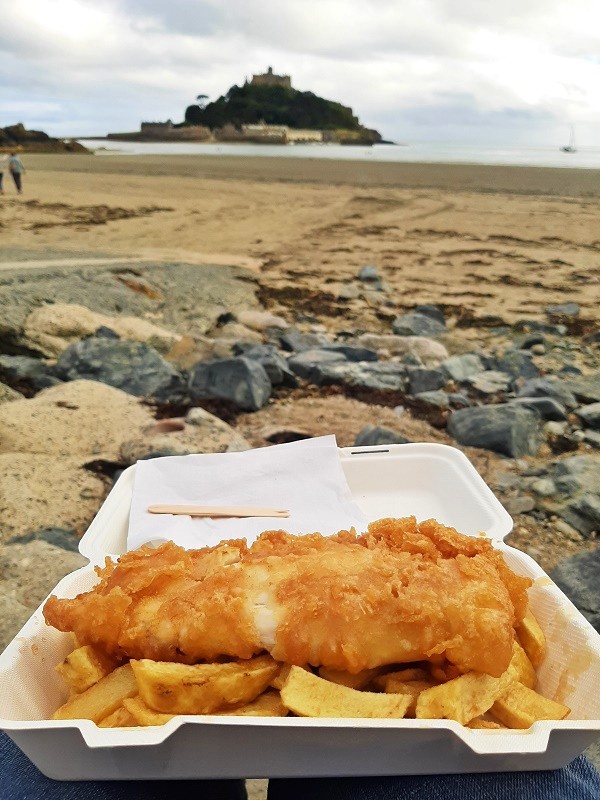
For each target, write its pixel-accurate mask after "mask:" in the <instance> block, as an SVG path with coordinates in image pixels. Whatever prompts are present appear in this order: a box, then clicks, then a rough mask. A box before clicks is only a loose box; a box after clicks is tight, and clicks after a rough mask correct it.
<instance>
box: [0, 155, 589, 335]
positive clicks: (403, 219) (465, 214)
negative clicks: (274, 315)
mask: <svg viewBox="0 0 600 800" xmlns="http://www.w3.org/2000/svg"><path fill="white" fill-rule="evenodd" d="M24 160H25V162H26V167H27V173H26V175H25V178H24V193H23V195H21V196H17V195H15V194H14V189H13V187H12V185H7V186H6V187H5V188H6V192H5V195H4V196H3V197H2V202H1V203H0V228H1V233H2V244H1V249H0V260H1V262H2V263H1V264H0V267H2V266H4V267H10V266H14V265H15V263H16V264H19V263H22V258H23V253H26V254H27V257H28V258H29V259H30V260H31V265H32V266H35V265H39V264H43V263H45V259H46V258H48V257H50V256H52V257H53V258H54V259H56V258H59V257H60V258H61V259H62V260H63V262H64V263H66V264H68V263H69V262H70V259H71V258H74V259H76V260H77V263H81V259H82V258H84V257H85V256H86V255H87V256H91V257H95V256H98V255H102V256H104V257H106V258H110V257H119V258H124V257H127V258H133V259H138V258H140V259H148V258H154V259H167V260H174V259H176V260H184V261H186V262H188V263H206V262H210V263H214V264H233V265H240V266H244V267H248V268H250V269H253V270H255V271H259V272H260V273H261V276H262V277H261V280H262V282H263V283H264V284H265V285H268V286H269V287H270V290H271V292H272V298H276V297H277V293H278V292H279V293H281V292H283V293H285V292H286V291H288V292H289V290H290V287H291V288H293V290H294V291H296V292H300V291H302V290H306V292H308V293H309V294H310V292H313V291H314V290H315V289H316V288H317V287H319V289H320V291H321V292H324V293H325V296H322V297H321V299H322V301H323V308H322V311H323V313H327V309H326V307H325V306H326V305H327V303H326V300H327V297H326V294H327V291H328V290H330V291H332V292H335V289H336V286H337V285H338V284H339V283H340V282H343V281H344V280H346V279H348V278H350V277H352V276H354V275H356V273H357V270H358V269H359V268H360V267H361V266H363V265H365V264H369V263H374V264H377V266H378V268H379V270H380V273H381V274H382V276H383V277H384V278H385V280H386V281H387V282H388V283H389V284H390V285H391V286H392V287H393V290H394V292H395V294H396V298H397V301H398V305H399V306H400V307H402V306H405V307H412V306H414V305H415V304H416V303H424V302H435V303H441V304H442V305H443V306H444V308H445V309H446V310H447V311H448V313H450V314H454V315H457V314H458V316H459V317H460V316H461V315H463V316H465V317H468V318H469V319H471V318H477V319H481V320H482V321H483V322H486V320H487V321H488V322H489V323H490V324H491V323H493V321H494V319H497V318H500V317H501V318H502V319H504V320H506V321H508V322H511V321H514V320H516V319H518V318H520V317H522V316H532V315H533V316H535V315H537V314H538V313H539V312H540V309H543V308H544V306H546V305H547V304H549V303H554V302H560V301H563V300H565V299H569V300H573V301H575V302H577V303H579V304H580V305H581V307H582V316H583V317H586V318H593V317H595V316H596V315H597V313H598V312H597V305H598V299H599V297H600V267H599V261H598V254H599V253H600V238H599V234H598V217H599V211H600V171H594V170H577V169H549V168H529V167H503V166H468V165H464V166H463V165H437V164H398V163H395V164H391V163H369V162H361V161H345V162H342V161H323V160H315V159H277V158H262V157H261V158H241V157H231V156H204V157H203V156H93V155H89V156H88V155H29V156H27V157H26V158H25V159H24Z"/></svg>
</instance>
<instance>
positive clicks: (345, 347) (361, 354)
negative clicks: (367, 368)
mask: <svg viewBox="0 0 600 800" xmlns="http://www.w3.org/2000/svg"><path fill="white" fill-rule="evenodd" d="M322 349H323V350H328V351H330V352H331V353H340V354H341V355H343V356H344V358H346V359H348V361H377V353H376V351H375V350H369V349H368V348H366V347H359V346H358V345H351V344H326V345H324V346H323V348H322Z"/></svg>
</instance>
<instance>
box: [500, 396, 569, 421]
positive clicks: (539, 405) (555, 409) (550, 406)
mask: <svg viewBox="0 0 600 800" xmlns="http://www.w3.org/2000/svg"><path fill="white" fill-rule="evenodd" d="M509 402H510V403H514V404H515V405H521V406H525V407H526V408H531V409H533V410H534V411H537V412H538V414H539V415H540V417H541V418H542V419H547V420H553V421H557V422H558V421H561V420H566V418H567V411H566V409H565V407H564V406H562V405H561V404H560V403H559V402H558V401H557V400H554V399H553V398H551V397H514V398H512V399H511V400H510V401H509Z"/></svg>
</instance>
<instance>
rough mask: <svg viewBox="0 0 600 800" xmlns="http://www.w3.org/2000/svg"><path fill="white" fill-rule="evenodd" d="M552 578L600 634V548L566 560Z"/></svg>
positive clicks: (553, 572) (552, 573)
mask: <svg viewBox="0 0 600 800" xmlns="http://www.w3.org/2000/svg"><path fill="white" fill-rule="evenodd" d="M550 576H551V578H552V580H553V581H554V582H555V583H556V584H557V586H558V587H559V588H560V589H562V590H563V592H564V593H565V594H566V595H567V597H568V598H569V599H570V600H571V601H572V602H573V603H574V604H575V605H576V606H577V608H578V609H579V610H580V611H581V613H582V614H583V615H584V617H585V618H586V619H587V620H588V622H590V623H591V624H592V625H593V626H594V628H595V629H596V630H597V631H598V632H599V633H600V594H599V593H598V585H599V584H600V547H597V548H596V549H595V550H592V551H591V552H584V553H578V554H577V555H575V556H571V557H570V558H565V559H564V560H563V561H561V562H560V564H559V565H558V566H557V567H556V568H555V569H554V570H553V571H552V572H551V573H550Z"/></svg>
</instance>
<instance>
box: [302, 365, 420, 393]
mask: <svg viewBox="0 0 600 800" xmlns="http://www.w3.org/2000/svg"><path fill="white" fill-rule="evenodd" d="M310 381H311V383H316V384H317V385H318V386H336V385H337V386H346V387H353V388H360V389H370V390H372V391H394V392H404V391H405V389H406V368H405V367H404V365H403V364H396V363H394V362H389V361H388V362H386V361H376V362H374V363H373V362H368V361H360V362H357V363H351V362H348V361H342V362H329V363H325V362H323V363H321V364H319V365H317V366H315V368H314V370H313V372H312V373H311V377H310Z"/></svg>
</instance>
